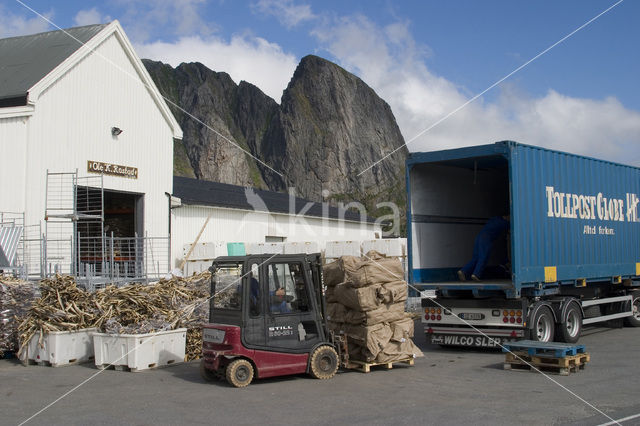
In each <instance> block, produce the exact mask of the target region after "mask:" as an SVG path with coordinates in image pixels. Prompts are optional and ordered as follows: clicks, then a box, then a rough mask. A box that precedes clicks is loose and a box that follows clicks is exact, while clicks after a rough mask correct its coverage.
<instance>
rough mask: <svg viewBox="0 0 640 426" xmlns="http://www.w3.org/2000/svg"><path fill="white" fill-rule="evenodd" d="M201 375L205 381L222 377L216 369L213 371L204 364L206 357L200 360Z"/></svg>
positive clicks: (212, 380)
mask: <svg viewBox="0 0 640 426" xmlns="http://www.w3.org/2000/svg"><path fill="white" fill-rule="evenodd" d="M200 377H202V378H203V379H204V381H205V382H215V381H216V380H218V379H219V378H220V376H219V375H218V374H216V372H215V371H211V370H209V369H208V368H207V367H205V366H204V359H201V360H200Z"/></svg>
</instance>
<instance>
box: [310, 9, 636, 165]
mask: <svg viewBox="0 0 640 426" xmlns="http://www.w3.org/2000/svg"><path fill="white" fill-rule="evenodd" d="M408 25H409V24H408V23H407V22H396V23H394V24H391V25H389V26H386V27H384V28H380V27H379V26H377V25H376V24H374V23H373V22H371V21H370V20H369V19H368V18H366V17H364V16H361V15H357V16H350V17H343V18H340V19H336V20H333V21H329V23H328V24H327V23H326V22H325V24H323V26H320V27H318V28H316V29H314V30H313V31H312V34H313V35H314V36H315V37H316V38H317V39H318V41H319V42H320V44H321V46H322V48H323V50H326V51H327V52H329V54H330V55H331V56H333V57H334V58H335V59H336V60H337V62H338V63H339V64H340V65H342V66H344V67H345V68H346V69H348V70H350V71H352V72H354V73H355V74H357V75H358V76H359V77H361V78H362V79H363V80H364V81H365V82H366V83H367V84H369V85H370V86H371V87H372V88H373V89H374V90H375V91H376V92H377V93H378V95H379V96H380V97H382V98H383V99H385V100H386V101H387V102H388V103H389V104H390V105H391V108H392V110H393V112H394V115H395V117H396V120H397V121H398V125H399V126H400V129H401V131H402V134H403V136H404V137H405V140H406V141H407V142H409V141H410V140H411V139H412V138H413V137H414V136H416V135H418V134H419V133H420V132H422V131H424V130H425V129H427V128H429V127H430V126H432V125H433V124H434V123H436V122H437V121H438V120H440V119H442V118H443V117H444V116H446V115H447V114H449V113H451V112H452V111H454V110H456V109H457V108H458V107H460V106H461V105H463V104H464V103H466V102H467V101H468V100H469V99H470V98H471V97H470V96H469V95H468V93H467V91H466V90H464V88H461V87H458V86H456V85H455V84H454V83H452V82H450V81H448V80H447V79H445V78H443V77H440V76H437V75H435V74H434V73H432V72H431V71H430V70H429V68H428V66H427V65H426V59H427V58H428V54H429V49H428V47H427V46H421V45H419V44H418V43H416V41H415V40H414V39H413V37H412V36H411V34H410V32H409V28H408ZM510 71H511V70H505V74H506V73H508V72H510ZM494 90H499V94H498V99H497V100H496V101H495V102H491V103H485V102H484V100H483V99H482V98H480V99H478V100H476V101H475V102H473V103H470V104H469V105H468V106H466V107H465V108H463V109H461V110H460V111H458V112H457V113H455V114H453V115H451V116H450V117H449V118H448V119H446V120H444V121H442V122H441V123H440V124H438V125H437V126H435V127H433V128H432V129H431V130H430V131H428V132H426V133H425V134H423V135H422V136H420V137H418V138H416V140H415V141H414V142H411V143H410V144H409V150H410V151H422V150H425V151H426V150H434V149H444V148H454V147H460V146H468V145H478V144H484V143H492V142H495V141H499V140H505V139H510V140H516V141H519V142H522V143H527V144H532V145H539V146H545V147H548V148H554V149H559V150H565V151H569V152H574V153H578V154H584V155H589V156H595V157H598V158H605V159H609V160H613V161H619V162H623V163H630V164H634V165H640V112H638V111H634V110H630V109H627V108H625V107H624V106H623V105H622V104H621V103H620V102H619V101H618V100H617V99H615V98H606V99H601V100H594V99H579V98H572V97H569V96H564V95H562V94H560V93H558V92H557V91H554V90H549V92H548V93H547V94H546V95H545V96H543V97H540V98H531V97H529V96H527V95H526V94H523V93H520V92H519V91H517V89H516V88H514V87H513V86H512V85H510V84H509V83H507V84H503V85H502V86H501V87H500V88H498V89H494Z"/></svg>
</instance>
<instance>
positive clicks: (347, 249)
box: [324, 241, 360, 259]
mask: <svg viewBox="0 0 640 426" xmlns="http://www.w3.org/2000/svg"><path fill="white" fill-rule="evenodd" d="M324 255H325V257H326V258H328V259H337V258H339V257H341V256H357V257H360V241H327V244H326V246H325V253H324Z"/></svg>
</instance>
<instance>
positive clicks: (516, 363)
mask: <svg viewBox="0 0 640 426" xmlns="http://www.w3.org/2000/svg"><path fill="white" fill-rule="evenodd" d="M590 360H591V356H590V355H589V354H588V353H580V354H577V355H568V356H563V357H550V356H538V355H529V354H528V353H527V352H525V351H518V352H513V353H511V352H510V353H507V354H506V358H505V362H504V369H505V370H528V371H537V370H539V371H543V372H547V373H553V374H559V375H561V376H568V375H569V373H577V372H578V371H580V370H584V369H585V367H586V365H587V363H588V362H589V361H590Z"/></svg>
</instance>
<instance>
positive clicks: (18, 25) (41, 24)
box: [0, 4, 53, 38]
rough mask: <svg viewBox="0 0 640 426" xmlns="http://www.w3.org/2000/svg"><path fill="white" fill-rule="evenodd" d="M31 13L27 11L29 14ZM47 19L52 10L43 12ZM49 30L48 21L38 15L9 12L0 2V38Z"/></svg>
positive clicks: (51, 14) (49, 17)
mask: <svg viewBox="0 0 640 426" xmlns="http://www.w3.org/2000/svg"><path fill="white" fill-rule="evenodd" d="M31 15H33V14H32V13H31V12H29V16H31ZM43 16H45V17H46V18H47V19H51V18H52V17H53V12H47V13H43ZM49 30H51V27H50V26H49V23H48V22H47V21H45V20H44V19H42V18H40V17H39V16H35V15H33V17H27V15H17V14H14V13H11V12H9V11H8V10H6V8H5V7H4V6H3V5H1V4H0V38H5V37H14V36H21V35H28V34H37V33H41V32H45V31H49Z"/></svg>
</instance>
